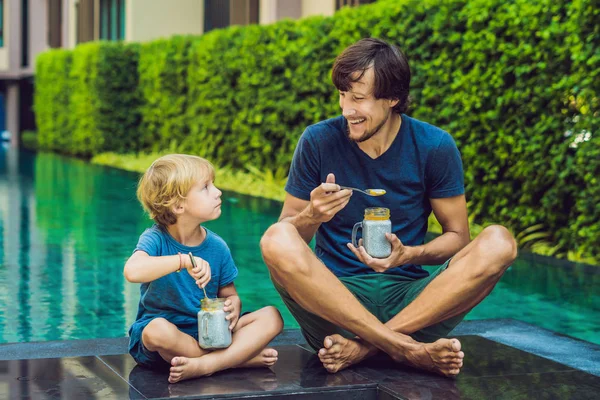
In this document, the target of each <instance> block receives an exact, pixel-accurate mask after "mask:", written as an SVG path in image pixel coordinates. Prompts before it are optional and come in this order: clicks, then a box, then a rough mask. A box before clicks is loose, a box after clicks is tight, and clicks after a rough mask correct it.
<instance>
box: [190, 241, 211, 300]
mask: <svg viewBox="0 0 600 400" xmlns="http://www.w3.org/2000/svg"><path fill="white" fill-rule="evenodd" d="M188 256H190V260H192V266H193V267H194V268H196V260H194V256H193V255H192V252H191V251H190V252H189V253H188ZM202 290H204V297H205V298H207V299H208V295H207V294H206V289H204V288H202Z"/></svg>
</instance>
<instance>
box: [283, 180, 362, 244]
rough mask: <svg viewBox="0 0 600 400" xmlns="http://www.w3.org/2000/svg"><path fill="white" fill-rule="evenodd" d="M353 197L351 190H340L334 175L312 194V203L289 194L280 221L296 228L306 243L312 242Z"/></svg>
mask: <svg viewBox="0 0 600 400" xmlns="http://www.w3.org/2000/svg"><path fill="white" fill-rule="evenodd" d="M351 196H352V191H351V190H347V189H344V190H340V187H339V185H337V184H336V183H335V176H334V175H333V174H329V175H327V182H325V183H322V184H321V185H319V186H317V187H316V188H315V189H314V190H313V191H312V192H310V201H308V200H302V199H299V198H297V197H294V196H292V195H291V194H289V193H288V194H287V195H286V197H285V200H284V202H283V209H282V210H281V216H280V217H279V221H284V222H289V223H291V224H292V225H294V226H295V227H296V229H297V230H298V233H299V234H300V236H302V239H304V241H305V242H306V243H308V242H310V241H311V239H312V238H313V236H314V235H315V233H316V232H317V229H319V226H321V224H322V223H323V222H327V221H329V220H331V218H333V217H334V216H335V214H337V213H338V211H340V210H341V209H342V208H344V207H346V205H347V204H348V202H349V201H350V197H351Z"/></svg>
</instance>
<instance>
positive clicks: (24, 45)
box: [21, 0, 29, 67]
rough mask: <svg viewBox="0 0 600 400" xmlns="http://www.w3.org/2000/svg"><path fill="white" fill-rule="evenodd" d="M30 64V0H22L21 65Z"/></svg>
mask: <svg viewBox="0 0 600 400" xmlns="http://www.w3.org/2000/svg"><path fill="white" fill-rule="evenodd" d="M28 65H29V0H21V67H27V66H28Z"/></svg>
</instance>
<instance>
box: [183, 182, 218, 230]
mask: <svg viewBox="0 0 600 400" xmlns="http://www.w3.org/2000/svg"><path fill="white" fill-rule="evenodd" d="M221 194H222V192H221V191H220V190H219V189H217V187H216V186H215V185H214V183H213V182H212V181H199V182H197V183H196V184H195V185H194V186H192V188H191V189H190V191H189V192H188V194H187V196H186V197H187V198H186V200H185V202H184V203H183V204H182V205H183V207H184V210H185V211H184V213H185V214H187V215H189V216H190V217H193V218H197V219H201V220H203V221H212V220H213V219H217V218H219V216H220V215H221Z"/></svg>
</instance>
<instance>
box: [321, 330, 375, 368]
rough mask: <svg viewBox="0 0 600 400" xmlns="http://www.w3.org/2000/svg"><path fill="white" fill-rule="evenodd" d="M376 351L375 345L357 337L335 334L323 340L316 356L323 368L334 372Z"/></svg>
mask: <svg viewBox="0 0 600 400" xmlns="http://www.w3.org/2000/svg"><path fill="white" fill-rule="evenodd" d="M376 352H377V349H376V348H375V347H373V346H369V345H367V344H365V343H363V342H362V341H360V340H359V339H346V338H345V337H343V336H341V335H338V334H335V335H331V336H327V337H326V338H325V340H323V348H321V349H320V350H319V352H318V356H319V359H320V360H321V362H322V363H323V366H324V367H325V369H326V370H327V371H328V372H331V373H334V372H338V371H341V370H343V369H345V368H348V367H349V366H351V365H354V364H357V363H359V362H361V361H362V360H364V359H365V358H367V357H369V356H371V355H373V354H375V353H376Z"/></svg>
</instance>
